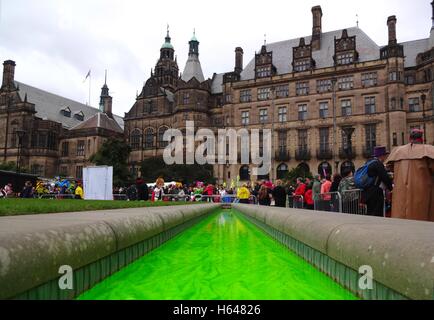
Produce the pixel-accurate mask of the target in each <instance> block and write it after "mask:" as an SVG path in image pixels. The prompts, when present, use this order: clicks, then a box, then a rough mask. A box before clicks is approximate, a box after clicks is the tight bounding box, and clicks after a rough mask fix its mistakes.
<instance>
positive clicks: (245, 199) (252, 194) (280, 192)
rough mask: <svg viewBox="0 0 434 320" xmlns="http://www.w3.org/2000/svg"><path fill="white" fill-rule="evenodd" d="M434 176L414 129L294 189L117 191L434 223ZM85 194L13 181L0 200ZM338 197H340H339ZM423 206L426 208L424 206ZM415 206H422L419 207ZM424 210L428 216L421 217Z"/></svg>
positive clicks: (122, 195)
mask: <svg viewBox="0 0 434 320" xmlns="http://www.w3.org/2000/svg"><path fill="white" fill-rule="evenodd" d="M427 159H428V160H429V161H427ZM386 161H388V162H386ZM413 164H414V165H413ZM422 167H423V175H424V177H425V176H426V177H428V176H431V177H432V179H428V178H427V179H425V180H426V181H425V183H421V182H420V179H419V178H418V179H417V183H416V184H415V186H413V185H414V183H413V181H414V180H415V179H413V178H412V177H419V176H418V174H419V173H420V172H422V171H421V168H422ZM394 168H395V170H394ZM409 171H412V172H411V173H410V172H409ZM432 172H434V147H433V146H429V145H423V133H422V132H421V131H420V130H413V131H412V133H411V136H410V143H409V144H408V145H405V146H402V147H399V148H396V149H395V150H394V152H393V153H392V155H390V157H389V153H388V152H387V151H386V147H375V149H374V155H373V158H372V159H370V160H369V161H367V162H366V163H365V164H364V165H363V166H362V167H360V168H359V169H358V170H354V169H353V168H345V169H344V170H343V171H342V172H341V174H335V175H334V176H333V177H331V176H329V175H326V173H324V175H316V176H314V177H312V178H311V179H310V178H298V179H297V181H296V183H295V184H294V185H291V184H290V183H287V182H284V181H282V180H277V181H276V182H275V184H273V183H272V182H271V181H260V182H256V183H250V182H249V183H245V184H242V185H239V184H238V183H237V184H235V183H232V184H231V186H230V187H228V186H227V185H226V184H220V185H215V184H205V183H203V182H195V183H193V184H182V183H165V181H164V179H163V178H159V179H157V181H156V182H155V183H153V184H147V183H146V182H145V181H144V180H143V179H141V178H139V179H137V180H136V182H135V183H133V184H131V185H130V186H129V187H118V188H115V189H114V195H115V197H114V199H115V200H128V201H208V202H219V203H220V202H223V203H233V202H239V203H244V204H259V205H262V206H275V207H282V208H284V207H295V208H303V209H308V210H319V211H335V212H345V211H342V207H343V205H344V204H347V205H350V206H353V207H352V208H356V209H357V207H360V206H363V207H364V208H365V209H366V210H365V211H364V212H363V214H367V215H371V216H384V214H385V212H387V211H389V212H390V216H392V217H399V218H407V217H416V219H418V220H434V210H433V208H434V205H432V204H431V202H432V201H434V193H433V194H432V190H434V188H432V185H434V178H433V177H434V175H433V174H432ZM394 173H396V174H397V176H396V177H395V180H396V181H395V182H394V181H393V179H394ZM409 177H410V178H411V179H410V178H409ZM410 180H411V181H410ZM409 185H412V188H409ZM421 185H423V187H421ZM394 187H395V188H396V189H397V190H399V192H398V193H396V194H395V193H394V194H393V197H392V190H393V189H394ZM412 189H417V190H419V191H418V194H424V193H426V192H427V194H426V196H425V198H426V199H418V194H413V195H411V196H409V193H411V191H412ZM83 193H84V192H83V187H82V184H81V182H80V181H75V180H67V179H64V180H61V179H60V178H56V179H55V180H54V181H45V182H43V181H38V182H37V183H36V185H35V186H33V185H32V183H31V182H30V181H27V182H26V183H25V185H24V187H23V188H22V190H21V191H20V192H18V193H14V188H13V185H12V184H11V183H8V184H6V185H5V186H4V187H3V188H0V198H11V197H20V198H41V197H42V198H43V197H44V196H45V195H49V196H54V198H61V199H63V198H75V199H83ZM335 195H339V196H338V197H335ZM356 195H357V197H356ZM66 196H69V197H66ZM116 196H117V197H118V198H117V197H116ZM385 197H386V198H385ZM392 198H393V201H394V202H399V206H398V205H395V206H394V207H393V208H392V206H391V202H392ZM338 201H339V202H338ZM322 205H324V206H322ZM385 205H386V207H385ZM421 206H423V208H419V207H421ZM414 207H418V208H417V209H414ZM339 210H340V211H339ZM422 211H423V214H421V213H420V212H422ZM345 213H356V212H351V211H350V212H345ZM386 215H387V214H386ZM387 216H389V215H387Z"/></svg>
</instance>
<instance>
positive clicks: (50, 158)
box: [0, 60, 123, 179]
mask: <svg viewBox="0 0 434 320" xmlns="http://www.w3.org/2000/svg"><path fill="white" fill-rule="evenodd" d="M3 66H4V69H3V82H2V86H1V88H0V127H1V128H3V129H2V130H0V157H1V158H0V163H8V162H13V163H15V164H17V163H19V168H20V169H22V170H24V169H25V170H26V171H30V172H31V173H33V174H36V175H38V176H41V177H50V178H51V177H54V176H55V175H62V176H68V177H75V178H78V179H81V177H82V170H81V169H82V168H83V167H85V166H88V165H90V164H91V163H90V162H89V158H90V157H91V156H92V155H93V154H94V153H96V152H97V151H98V149H99V148H100V147H101V145H102V144H103V143H104V141H105V140H107V139H108V138H109V137H117V138H119V139H123V129H122V128H121V126H120V125H119V124H117V122H116V121H115V120H114V116H113V114H112V110H111V108H112V98H111V97H110V96H109V92H108V87H107V85H106V84H105V85H104V87H103V90H102V94H101V106H100V110H98V109H94V108H91V107H89V106H86V105H82V104H80V103H77V102H75V101H72V100H69V99H66V98H63V97H59V96H55V95H53V94H50V93H48V92H44V91H42V90H40V89H36V88H33V87H30V86H28V85H25V84H22V83H19V82H16V81H15V66H16V64H15V62H14V61H10V60H8V61H5V62H4V64H3ZM117 118H118V117H117ZM120 122H121V121H120ZM121 124H122V122H121ZM20 135H21V137H20Z"/></svg>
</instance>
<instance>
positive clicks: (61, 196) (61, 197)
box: [38, 193, 75, 200]
mask: <svg viewBox="0 0 434 320" xmlns="http://www.w3.org/2000/svg"><path fill="white" fill-rule="evenodd" d="M38 198H39V199H57V200H64V199H75V195H74V194H56V193H50V194H42V195H39V196H38Z"/></svg>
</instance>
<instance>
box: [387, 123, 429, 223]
mask: <svg viewBox="0 0 434 320" xmlns="http://www.w3.org/2000/svg"><path fill="white" fill-rule="evenodd" d="M387 162H388V163H389V164H391V165H393V171H394V182H395V188H394V190H393V195H392V218H398V219H410V220H422V221H434V146H431V145H424V144H423V131H421V130H413V131H412V132H411V136H410V144H407V145H405V146H402V147H398V148H396V149H395V150H393V152H392V153H391V154H390V156H389V158H388V159H387Z"/></svg>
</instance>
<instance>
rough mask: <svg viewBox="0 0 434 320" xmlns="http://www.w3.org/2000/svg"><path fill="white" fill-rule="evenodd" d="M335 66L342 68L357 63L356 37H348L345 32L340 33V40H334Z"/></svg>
mask: <svg viewBox="0 0 434 320" xmlns="http://www.w3.org/2000/svg"><path fill="white" fill-rule="evenodd" d="M333 58H334V60H335V65H336V66H343V65H348V64H353V63H356V62H358V60H359V53H358V52H357V50H356V37H355V36H353V37H349V36H348V32H347V30H346V29H345V30H343V31H342V37H341V38H340V39H336V38H335V55H334V57H333Z"/></svg>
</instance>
